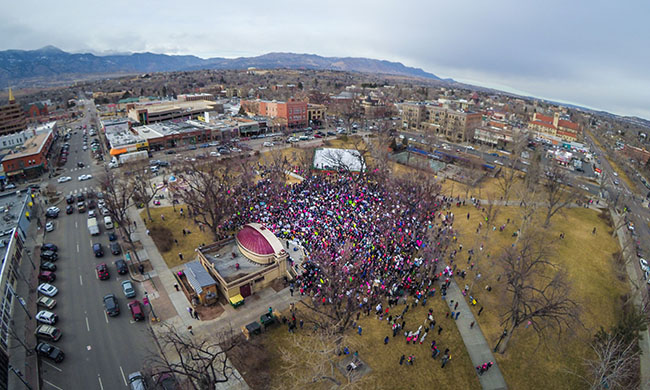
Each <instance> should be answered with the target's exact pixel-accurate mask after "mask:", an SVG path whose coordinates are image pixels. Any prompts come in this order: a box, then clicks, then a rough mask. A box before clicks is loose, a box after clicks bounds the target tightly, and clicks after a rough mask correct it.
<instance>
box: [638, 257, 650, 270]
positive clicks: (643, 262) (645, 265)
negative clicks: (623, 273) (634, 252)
mask: <svg viewBox="0 0 650 390" xmlns="http://www.w3.org/2000/svg"><path fill="white" fill-rule="evenodd" d="M639 265H640V266H641V270H642V271H650V266H649V265H648V262H647V261H646V260H645V259H639Z"/></svg>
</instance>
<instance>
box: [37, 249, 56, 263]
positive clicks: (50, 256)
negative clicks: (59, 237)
mask: <svg viewBox="0 0 650 390" xmlns="http://www.w3.org/2000/svg"><path fill="white" fill-rule="evenodd" d="M41 259H42V260H46V261H51V262H54V261H57V260H58V259H59V254H58V253H57V252H54V251H47V250H46V251H41Z"/></svg>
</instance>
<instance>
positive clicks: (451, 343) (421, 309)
mask: <svg viewBox="0 0 650 390" xmlns="http://www.w3.org/2000/svg"><path fill="white" fill-rule="evenodd" d="M409 302H412V299H411V300H410V301H409ZM404 306H405V305H404V304H399V305H397V306H394V307H392V308H391V309H390V313H392V314H393V315H396V314H400V313H401V312H402V310H403V309H404ZM298 308H299V309H300V305H298ZM429 308H431V309H433V311H434V317H435V319H436V321H437V325H436V326H438V325H441V326H442V327H443V331H442V334H441V335H440V336H438V332H437V330H436V331H433V332H429V334H428V335H427V337H426V339H425V340H424V342H423V343H422V344H421V345H420V344H419V343H418V344H416V345H413V344H410V345H407V344H406V342H405V338H404V335H403V333H402V334H401V335H400V334H398V335H397V336H395V337H394V338H393V337H392V330H391V328H390V324H389V323H388V321H387V320H386V317H384V319H383V321H379V320H378V319H377V317H376V316H375V315H374V313H372V314H371V315H370V316H366V315H365V314H362V315H361V318H360V319H359V321H358V323H359V325H361V327H362V329H363V332H362V335H361V336H359V335H358V334H357V332H356V329H350V330H349V331H348V332H347V334H346V336H345V340H344V342H343V344H342V345H343V346H348V347H349V349H350V352H351V353H352V352H354V351H358V352H359V358H360V359H361V360H363V361H364V362H365V363H366V364H367V365H368V366H369V367H370V368H371V369H372V372H371V373H370V374H368V375H367V376H366V377H364V379H363V382H362V385H361V388H364V389H366V388H367V389H428V388H436V389H479V388H480V384H479V381H478V377H477V376H476V372H475V369H474V367H473V365H472V362H471V360H470V358H469V355H468V354H467V351H466V349H465V346H464V344H463V341H462V338H461V336H460V333H459V332H458V329H457V328H456V325H455V321H454V320H451V319H449V318H446V317H445V314H446V313H447V312H448V311H449V307H448V306H447V305H446V304H445V301H443V300H442V299H440V295H439V294H436V296H435V297H433V298H430V299H429V300H428V301H427V304H426V306H422V305H419V306H417V307H411V309H409V311H408V312H407V313H406V315H405V316H404V319H405V320H406V329H408V330H417V328H418V327H419V326H420V325H421V324H423V322H424V320H425V319H426V316H427V313H428V309H429ZM303 310H304V309H303ZM287 316H288V314H287ZM297 318H298V319H300V314H298V316H297ZM436 329H437V328H436ZM309 331H310V330H308V325H307V324H305V328H304V330H298V332H309ZM386 336H389V337H390V341H389V342H388V345H384V341H383V340H384V338H385V337H386ZM264 337H265V340H264V344H265V347H266V350H267V353H269V357H270V359H269V360H270V362H272V363H271V364H270V367H269V369H270V370H271V377H272V378H273V382H272V384H271V387H272V388H295V387H294V386H293V385H292V384H291V383H290V380H289V378H288V377H287V376H286V375H283V371H282V366H283V364H282V360H281V358H280V352H279V349H278V348H277V347H278V346H280V345H282V346H285V348H286V349H288V350H292V351H295V352H296V353H297V355H296V356H295V359H300V356H299V353H298V350H297V349H296V348H293V349H292V348H291V343H292V341H291V338H292V337H293V336H292V335H291V334H289V332H288V331H287V327H286V326H279V327H277V328H275V329H273V330H271V331H270V332H268V333H266V334H265V336H264ZM433 340H436V345H437V346H438V348H439V349H440V355H438V357H437V359H436V360H433V359H432V358H431V341H433ZM445 348H449V349H450V352H449V353H450V355H451V361H450V362H449V363H448V364H447V365H446V366H445V368H444V369H442V368H441V367H440V364H441V359H442V354H443V353H444V350H445ZM402 354H404V355H406V356H409V355H414V356H415V363H414V365H413V366H409V365H407V364H406V363H405V364H404V365H402V366H400V365H399V360H400V357H401V356H402ZM340 378H341V379H342V378H343V377H342V376H340ZM320 388H330V387H328V386H324V385H323V386H322V387H319V386H314V389H320Z"/></svg>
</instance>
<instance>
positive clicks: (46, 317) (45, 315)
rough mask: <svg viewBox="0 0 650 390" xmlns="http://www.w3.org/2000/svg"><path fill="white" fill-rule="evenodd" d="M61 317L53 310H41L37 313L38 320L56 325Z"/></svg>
mask: <svg viewBox="0 0 650 390" xmlns="http://www.w3.org/2000/svg"><path fill="white" fill-rule="evenodd" d="M58 319H59V317H58V316H57V315H56V314H54V313H52V312H51V311H47V310H41V311H39V312H38V313H36V321H38V322H42V323H44V324H47V325H54V324H56V321H58Z"/></svg>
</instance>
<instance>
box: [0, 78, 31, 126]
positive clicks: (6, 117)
mask: <svg viewBox="0 0 650 390" xmlns="http://www.w3.org/2000/svg"><path fill="white" fill-rule="evenodd" d="M26 128H27V121H26V120H25V113H24V112H23V109H22V107H21V106H20V105H19V104H18V103H16V99H15V98H14V94H13V93H12V92H11V88H10V89H9V102H8V104H7V105H4V106H0V135H5V134H13V133H20V132H21V131H23V130H25V129H26Z"/></svg>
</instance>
